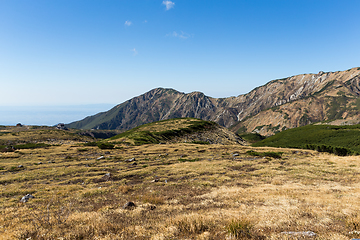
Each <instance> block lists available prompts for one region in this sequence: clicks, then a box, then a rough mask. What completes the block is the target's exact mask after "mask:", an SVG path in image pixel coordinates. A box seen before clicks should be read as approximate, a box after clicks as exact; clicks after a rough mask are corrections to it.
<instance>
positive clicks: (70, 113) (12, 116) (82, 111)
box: [0, 104, 115, 126]
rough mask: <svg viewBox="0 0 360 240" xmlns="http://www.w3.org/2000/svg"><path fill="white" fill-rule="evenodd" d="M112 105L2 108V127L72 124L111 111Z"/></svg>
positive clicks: (0, 113) (0, 120)
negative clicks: (19, 124)
mask: <svg viewBox="0 0 360 240" xmlns="http://www.w3.org/2000/svg"><path fill="white" fill-rule="evenodd" d="M114 106H115V104H114V105H112V104H86V105H67V106H65V105H63V106H59V105H57V106H56V105H55V106H0V125H6V126H14V125H16V124H18V123H21V124H23V125H37V126H54V125H56V124H58V123H70V122H74V121H78V120H82V119H83V118H85V117H87V116H91V115H94V114H97V113H99V112H104V111H107V110H110V109H111V108H112V107H114Z"/></svg>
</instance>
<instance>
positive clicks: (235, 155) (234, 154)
mask: <svg viewBox="0 0 360 240" xmlns="http://www.w3.org/2000/svg"><path fill="white" fill-rule="evenodd" d="M232 156H233V157H238V156H240V154H239V153H233V155H232Z"/></svg>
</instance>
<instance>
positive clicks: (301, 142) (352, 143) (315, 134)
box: [252, 125, 360, 156]
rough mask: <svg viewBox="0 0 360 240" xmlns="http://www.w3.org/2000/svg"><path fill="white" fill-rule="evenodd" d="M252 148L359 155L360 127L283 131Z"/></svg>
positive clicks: (305, 127) (326, 126)
mask: <svg viewBox="0 0 360 240" xmlns="http://www.w3.org/2000/svg"><path fill="white" fill-rule="evenodd" d="M252 146H253V147H263V146H269V147H283V148H303V149H313V150H317V151H320V152H329V153H334V154H336V155H339V156H345V155H353V154H359V153H360V125H352V126H332V125H307V126H303V127H298V128H293V129H288V130H285V131H282V132H280V133H278V134H276V135H273V136H271V137H268V138H266V139H264V140H262V141H260V142H257V143H254V144H252Z"/></svg>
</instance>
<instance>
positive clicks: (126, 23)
mask: <svg viewBox="0 0 360 240" xmlns="http://www.w3.org/2000/svg"><path fill="white" fill-rule="evenodd" d="M124 24H125V26H130V25H131V24H132V22H131V21H129V20H127V21H125V23H124Z"/></svg>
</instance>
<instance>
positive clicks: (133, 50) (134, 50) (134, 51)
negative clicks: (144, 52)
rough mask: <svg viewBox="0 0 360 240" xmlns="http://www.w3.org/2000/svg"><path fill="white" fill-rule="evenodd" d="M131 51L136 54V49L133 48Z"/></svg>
mask: <svg viewBox="0 0 360 240" xmlns="http://www.w3.org/2000/svg"><path fill="white" fill-rule="evenodd" d="M131 51H132V52H133V55H134V56H136V55H137V54H138V51H137V50H136V49H135V48H133V49H131Z"/></svg>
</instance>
